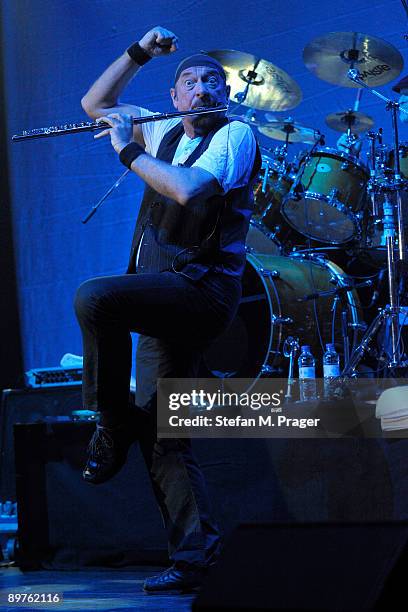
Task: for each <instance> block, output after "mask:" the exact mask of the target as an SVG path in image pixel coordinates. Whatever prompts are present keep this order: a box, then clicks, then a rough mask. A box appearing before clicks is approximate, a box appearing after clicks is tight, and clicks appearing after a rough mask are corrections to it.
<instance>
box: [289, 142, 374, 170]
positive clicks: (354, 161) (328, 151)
mask: <svg viewBox="0 0 408 612" xmlns="http://www.w3.org/2000/svg"><path fill="white" fill-rule="evenodd" d="M322 153H326V154H327V155H328V156H333V157H337V158H340V159H344V160H345V161H348V162H350V163H352V164H354V165H355V166H358V167H359V168H361V170H364V172H365V173H366V174H367V175H368V176H370V169H369V167H368V166H367V164H365V163H364V162H362V161H361V160H360V159H359V158H358V157H356V156H354V155H350V154H349V153H343V152H341V151H339V150H338V149H335V148H334V147H321V148H320V149H315V150H314V151H313V152H312V153H306V154H305V156H304V157H303V158H302V159H301V160H300V165H301V164H303V163H304V160H305V158H306V157H308V156H310V157H319V154H320V155H321V154H322Z"/></svg>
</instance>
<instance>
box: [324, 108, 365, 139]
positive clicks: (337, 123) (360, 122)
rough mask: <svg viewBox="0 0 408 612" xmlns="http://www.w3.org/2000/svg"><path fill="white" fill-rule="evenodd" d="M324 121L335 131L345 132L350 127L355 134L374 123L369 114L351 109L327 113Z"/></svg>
mask: <svg viewBox="0 0 408 612" xmlns="http://www.w3.org/2000/svg"><path fill="white" fill-rule="evenodd" d="M325 121H326V125H328V126H329V128H331V129H332V130H335V131H336V132H347V130H348V129H349V127H350V129H351V131H352V132H354V133H355V134H359V133H360V132H367V131H368V130H369V129H370V128H372V127H373V125H374V119H372V118H371V117H370V116H369V115H366V114H365V113H359V112H357V111H352V110H348V111H342V112H340V113H332V114H331V115H327V117H326V119H325Z"/></svg>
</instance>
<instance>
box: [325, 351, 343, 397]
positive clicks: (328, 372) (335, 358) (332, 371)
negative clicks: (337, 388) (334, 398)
mask: <svg viewBox="0 0 408 612" xmlns="http://www.w3.org/2000/svg"><path fill="white" fill-rule="evenodd" d="M338 376H340V355H339V354H338V353H336V347H335V346H334V344H326V352H325V354H324V355H323V379H324V397H326V398H329V397H330V396H331V395H332V392H333V391H332V386H331V382H332V381H333V380H334V379H335V378H337V377H338Z"/></svg>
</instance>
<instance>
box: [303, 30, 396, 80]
mask: <svg viewBox="0 0 408 612" xmlns="http://www.w3.org/2000/svg"><path fill="white" fill-rule="evenodd" d="M303 61H304V63H305V65H306V67H307V68H308V69H309V70H310V72H313V74H315V75H316V76H317V77H318V78H319V79H322V80H323V81H327V82H328V83H333V84H334V85H340V86H342V87H361V85H357V83H353V81H351V80H350V79H349V78H348V77H347V72H348V70H349V68H355V69H356V70H358V71H359V73H360V78H361V79H362V80H363V81H364V82H365V83H366V84H367V85H369V86H370V87H378V86H379V85H384V84H385V83H388V82H389V81H392V80H393V79H395V78H396V77H397V76H398V75H399V74H400V72H401V70H402V68H403V66H404V60H403V58H402V55H401V53H400V52H399V51H398V49H396V48H395V47H393V45H390V43H388V42H386V41H385V40H382V39H381V38H377V37H375V36H369V35H368V34H362V33H361V32H329V33H328V34H325V35H324V36H319V38H315V39H314V40H312V41H311V42H310V43H309V44H308V45H306V47H305V48H304V50H303Z"/></svg>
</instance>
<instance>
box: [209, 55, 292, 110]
mask: <svg viewBox="0 0 408 612" xmlns="http://www.w3.org/2000/svg"><path fill="white" fill-rule="evenodd" d="M207 53H208V55H211V57H214V58H215V59H216V60H218V61H219V62H220V64H222V66H223V68H224V70H225V72H226V74H227V82H228V84H229V85H230V86H231V100H233V101H237V102H240V98H239V94H241V93H244V92H245V90H246V88H247V86H248V91H247V93H246V97H245V99H244V101H243V102H242V104H243V105H244V106H249V107H251V108H257V109H259V110H271V111H285V110H289V109H291V108H295V107H296V106H297V105H298V104H300V101H301V100H302V92H301V90H300V87H299V86H298V85H297V83H295V81H294V80H293V79H292V78H291V77H290V76H289V75H288V74H287V73H286V72H285V71H284V70H281V69H280V68H278V67H277V66H275V65H274V64H272V63H271V62H268V61H267V60H264V59H260V58H258V57H255V55H250V54H249V53H243V52H242V51H234V50H232V49H217V50H214V51H207Z"/></svg>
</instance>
